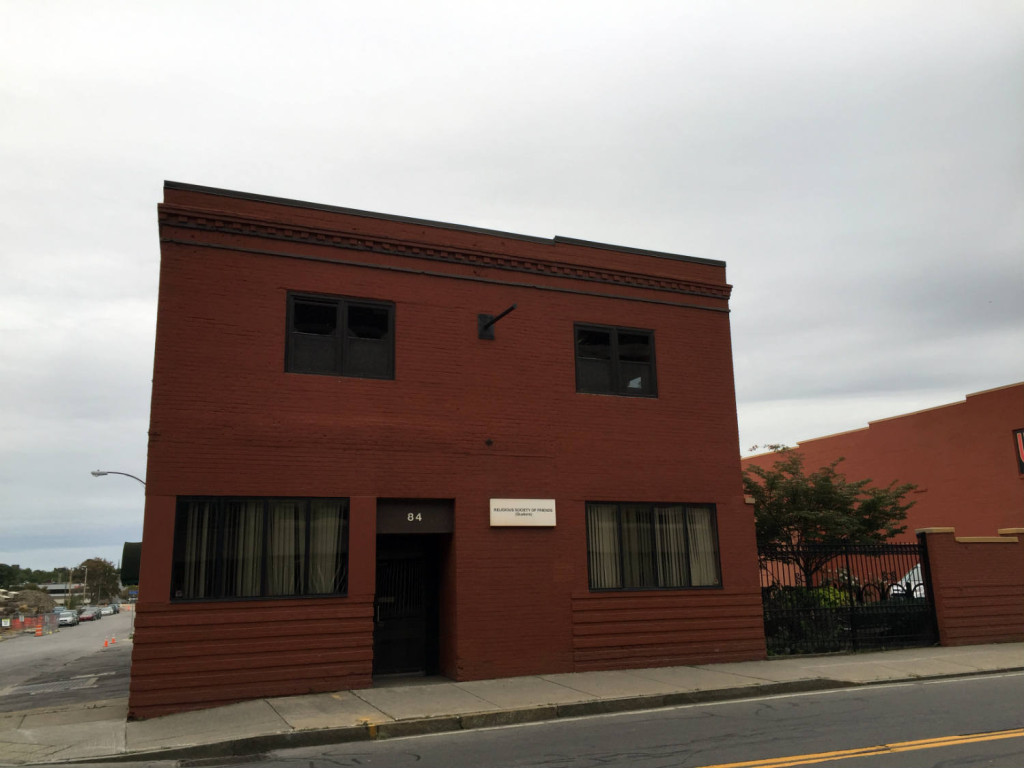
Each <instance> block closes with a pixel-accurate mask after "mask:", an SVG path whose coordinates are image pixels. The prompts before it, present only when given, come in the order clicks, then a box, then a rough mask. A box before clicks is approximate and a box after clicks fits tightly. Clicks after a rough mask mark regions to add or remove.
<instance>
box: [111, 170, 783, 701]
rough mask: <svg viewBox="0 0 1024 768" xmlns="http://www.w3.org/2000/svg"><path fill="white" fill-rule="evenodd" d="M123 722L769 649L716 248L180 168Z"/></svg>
mask: <svg viewBox="0 0 1024 768" xmlns="http://www.w3.org/2000/svg"><path fill="white" fill-rule="evenodd" d="M159 217H160V241H161V257H162V258H161V271H160V298H159V306H158V313H157V335H156V353H155V361H154V376H153V397H152V409H151V423H150V430H149V436H150V442H149V463H148V469H147V475H146V477H147V486H146V494H147V495H146V517H145V528H144V536H143V538H144V541H145V543H146V557H145V559H144V560H142V561H141V573H140V594H139V601H140V602H139V604H138V608H139V611H138V614H137V617H136V625H135V637H134V651H133V663H132V674H131V700H130V711H131V714H132V716H133V717H149V716H153V715H159V714H163V713H166V712H172V711H176V710H183V709H192V708H198V707H203V706H213V705H217V704H221V703H224V702H226V701H232V700H240V699H246V698H256V697H264V696H281V695H289V694H299V693H306V692H312V691H330V690H339V689H348V688H361V687H368V686H371V685H373V683H374V678H375V676H378V675H393V674H419V675H423V674H442V675H445V676H447V677H450V678H452V679H455V680H473V679H480V678H489V677H502V676H509V675H525V674H534V673H551V672H572V671H576V670H594V669H616V668H626V667H641V666H650V665H672V664H692V663H704V662H711V661H729V660H741V659H754V658H761V657H763V656H764V653H765V649H764V636H763V625H762V617H761V601H760V585H759V581H758V574H757V558H756V552H755V545H754V527H753V515H752V512H751V510H750V508H749V507H748V506H747V505H746V504H745V503H744V501H743V491H742V483H741V477H740V463H739V440H738V435H737V428H736V407H735V396H734V390H733V372H732V353H731V346H730V337H729V314H728V299H729V294H730V290H731V289H730V286H729V285H728V284H727V283H726V282H725V265H724V264H723V263H722V262H718V261H711V260H707V259H697V258H690V257H685V256H676V255H671V254H664V253H653V252H649V251H642V250H636V249H630V248H621V247H617V246H609V245H603V244H598V243H591V242H584V241H579V240H570V239H567V238H555V239H553V240H550V239H544V238H537V237H529V236H523V235H514V234H508V233H504V232H495V231H489V230H481V229H476V228H472V227H462V226H457V225H453V224H443V223H437V222H430V221H422V220H416V219H408V218H402V217H395V216H387V215H382V214H376V213H368V212H364V211H354V210H350V209H342V208H334V207H331V206H324V205H316V204H311V203H304V202H299V201H295V200H281V199H276V198H267V197H262V196H259V195H252V194H245V193H239V192H230V191H226V190H219V189H209V188H203V187H193V186H189V185H184V184H174V183H167V184H166V186H165V189H164V202H163V204H162V205H160V207H159Z"/></svg>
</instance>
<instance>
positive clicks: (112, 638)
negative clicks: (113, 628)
mask: <svg viewBox="0 0 1024 768" xmlns="http://www.w3.org/2000/svg"><path fill="white" fill-rule="evenodd" d="M115 643H117V638H116V637H114V636H113V635H111V636H110V644H111V645H114V644H115Z"/></svg>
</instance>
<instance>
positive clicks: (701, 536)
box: [587, 502, 721, 589]
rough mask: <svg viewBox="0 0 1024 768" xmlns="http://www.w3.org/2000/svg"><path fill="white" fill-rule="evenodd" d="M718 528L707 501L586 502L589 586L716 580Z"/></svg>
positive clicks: (700, 584)
mask: <svg viewBox="0 0 1024 768" xmlns="http://www.w3.org/2000/svg"><path fill="white" fill-rule="evenodd" d="M716 528H717V526H716V524H715V510H714V507H713V506H712V505H709V504H702V505H695V504H632V503H624V502H588V503H587V560H588V567H589V572H590V588H591V589H671V588H683V587H715V586H718V585H719V584H720V583H721V572H720V570H719V562H718V535H717V531H716Z"/></svg>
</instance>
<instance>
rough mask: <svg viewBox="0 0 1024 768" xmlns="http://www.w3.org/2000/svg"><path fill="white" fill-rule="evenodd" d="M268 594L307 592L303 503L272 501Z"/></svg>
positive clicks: (268, 537) (269, 534)
mask: <svg viewBox="0 0 1024 768" xmlns="http://www.w3.org/2000/svg"><path fill="white" fill-rule="evenodd" d="M268 514H269V516H270V517H269V526H268V535H267V549H266V551H267V594H268V595H301V594H304V593H305V585H304V584H303V579H302V567H301V566H302V563H303V561H304V559H305V550H306V515H305V514H304V510H303V508H302V503H301V502H297V501H289V500H287V499H275V500H272V501H271V502H270V504H269V510H268Z"/></svg>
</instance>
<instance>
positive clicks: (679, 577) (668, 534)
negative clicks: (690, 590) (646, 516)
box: [654, 506, 690, 587]
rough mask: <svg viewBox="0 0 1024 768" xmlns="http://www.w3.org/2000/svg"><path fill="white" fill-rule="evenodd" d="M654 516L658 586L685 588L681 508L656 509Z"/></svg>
mask: <svg viewBox="0 0 1024 768" xmlns="http://www.w3.org/2000/svg"><path fill="white" fill-rule="evenodd" d="M654 514H655V516H656V520H657V525H656V526H655V529H654V532H655V539H656V542H657V551H658V561H657V565H658V586H659V587H687V586H689V585H690V579H689V567H688V564H687V556H686V515H685V512H684V510H683V507H682V506H672V507H658V508H656V509H655V510H654Z"/></svg>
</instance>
